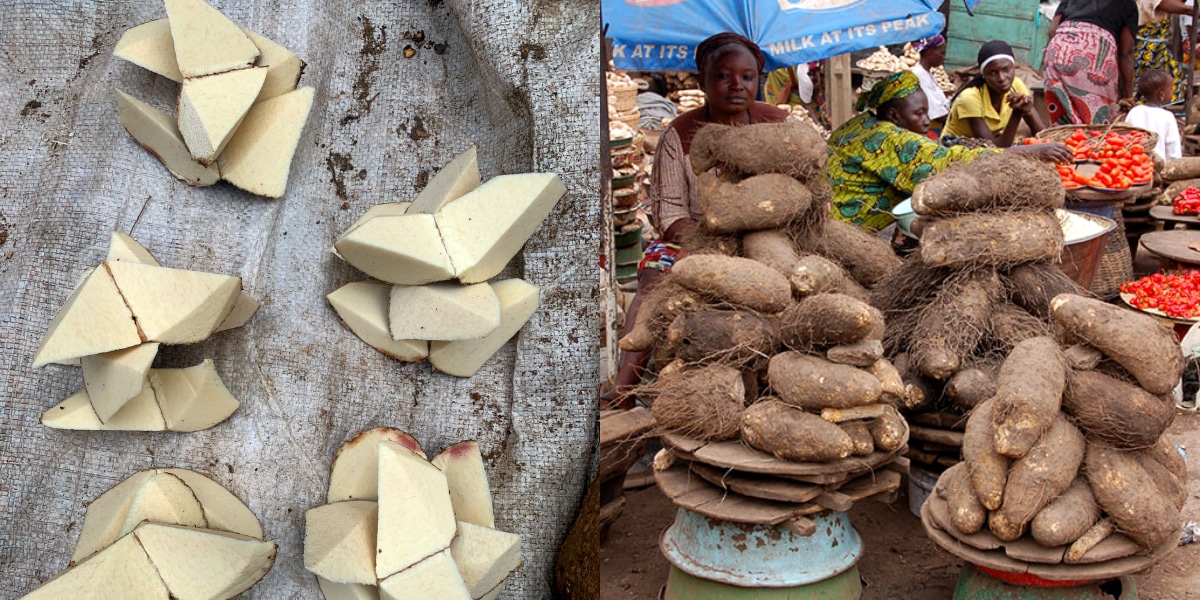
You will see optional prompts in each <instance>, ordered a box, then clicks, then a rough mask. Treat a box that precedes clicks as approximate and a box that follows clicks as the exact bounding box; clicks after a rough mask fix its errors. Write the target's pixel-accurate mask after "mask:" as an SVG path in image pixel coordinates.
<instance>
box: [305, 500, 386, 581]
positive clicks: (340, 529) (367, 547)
mask: <svg viewBox="0 0 1200 600" xmlns="http://www.w3.org/2000/svg"><path fill="white" fill-rule="evenodd" d="M378 518H379V505H378V504H376V503H375V502H369V501H362V500H352V501H349V502H335V503H333V504H326V505H325V506H318V507H317V508H312V509H309V510H308V511H306V512H305V513H304V568H305V569H308V571H309V572H310V573H313V574H314V575H316V576H318V577H322V578H325V579H328V580H329V581H333V582H337V583H362V584H374V583H375V581H376V580H375V527H376V524H377V519H378Z"/></svg>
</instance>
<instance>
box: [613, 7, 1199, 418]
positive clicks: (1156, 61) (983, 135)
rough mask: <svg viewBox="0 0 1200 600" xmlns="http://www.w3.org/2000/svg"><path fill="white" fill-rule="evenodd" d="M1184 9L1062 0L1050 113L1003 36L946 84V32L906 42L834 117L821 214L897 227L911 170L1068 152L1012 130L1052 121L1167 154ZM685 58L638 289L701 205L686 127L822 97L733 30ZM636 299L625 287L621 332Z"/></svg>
mask: <svg viewBox="0 0 1200 600" xmlns="http://www.w3.org/2000/svg"><path fill="white" fill-rule="evenodd" d="M1191 12H1192V8H1191V7H1190V6H1187V5H1186V2H1185V0H1137V1H1135V0H1063V1H1062V2H1060V3H1059V5H1058V7H1057V10H1056V12H1055V14H1054V18H1053V20H1052V22H1051V25H1050V28H1049V35H1050V37H1049V40H1048V42H1047V45H1046V49H1045V54H1044V61H1043V77H1044V89H1045V94H1044V95H1045V100H1044V105H1043V106H1041V107H1040V108H1041V109H1042V111H1044V113H1045V115H1046V116H1047V117H1048V119H1047V118H1045V117H1043V112H1042V111H1039V110H1038V109H1039V107H1038V106H1036V105H1035V100H1034V95H1033V94H1032V93H1031V90H1030V88H1029V87H1028V86H1027V85H1026V84H1025V82H1024V81H1022V80H1021V78H1020V77H1018V76H1017V75H1016V71H1017V66H1018V63H1017V58H1016V56H1015V53H1014V51H1013V49H1012V47H1011V46H1010V44H1009V43H1008V42H1006V41H1004V40H992V41H989V42H987V43H984V44H982V45H981V46H980V47H979V48H978V54H977V61H976V64H975V71H976V74H975V75H974V77H973V78H972V79H971V80H970V81H969V82H967V83H966V84H965V85H962V86H961V87H960V88H959V89H958V90H957V91H956V92H954V93H953V94H951V95H950V96H947V95H946V94H945V93H944V92H943V91H942V89H941V88H940V87H939V86H938V84H937V82H936V81H935V78H934V76H933V74H932V73H933V71H934V70H935V69H938V68H939V67H942V66H943V63H944V61H945V57H946V43H947V42H946V39H945V37H943V36H942V35H935V36H932V37H930V38H926V39H922V40H917V41H915V42H914V43H913V48H914V49H915V50H916V51H917V52H918V53H919V54H920V61H919V62H918V63H917V64H916V65H914V66H913V67H912V68H911V70H906V71H901V72H898V73H895V74H892V75H890V76H888V77H886V78H883V79H882V80H880V81H877V82H875V83H874V84H873V85H871V86H870V87H869V89H864V90H861V92H860V93H859V96H858V99H857V102H856V104H855V107H854V108H855V111H856V113H857V114H856V115H855V116H854V117H852V118H851V119H849V120H848V121H846V122H845V123H841V124H835V125H838V126H837V127H836V129H834V130H833V132H832V134H831V135H830V137H829V160H828V163H827V167H826V173H825V175H826V177H827V179H828V182H829V184H830V185H831V186H832V188H833V199H832V206H831V207H830V211H831V216H832V217H834V218H836V219H840V220H843V221H848V222H852V223H855V224H857V225H859V226H861V227H863V228H865V229H867V230H870V231H873V232H879V234H880V235H881V236H884V237H886V238H888V239H892V238H893V237H895V239H901V238H900V236H897V235H896V234H895V231H894V230H895V225H894V224H895V221H896V218H895V216H894V215H893V210H894V209H895V208H896V206H897V205H898V204H900V203H901V202H903V201H904V200H905V199H907V198H908V197H909V196H911V195H912V193H913V190H914V189H915V188H916V186H917V185H918V184H919V183H921V182H922V181H924V180H925V179H928V178H929V177H931V176H933V175H934V174H936V173H938V172H940V171H943V170H945V169H946V168H947V167H949V166H950V165H953V164H955V163H961V162H964V161H971V160H974V159H975V158H977V157H978V156H980V155H982V154H986V153H993V152H1011V153H1020V154H1026V155H1029V156H1031V157H1033V158H1036V159H1040V160H1045V161H1051V162H1059V163H1061V162H1069V161H1071V160H1072V158H1073V155H1072V152H1071V151H1070V150H1069V149H1068V148H1067V147H1066V146H1065V145H1063V144H1060V143H1056V142H1051V143H1039V144H1030V145H1025V144H1020V143H1017V141H1018V137H1019V135H1028V136H1033V135H1036V134H1038V133H1039V132H1040V131H1042V130H1043V129H1045V128H1047V127H1050V126H1058V125H1070V124H1084V125H1090V124H1107V123H1110V122H1114V121H1117V120H1124V121H1127V122H1129V123H1131V124H1135V125H1137V126H1139V127H1142V128H1145V129H1149V130H1151V131H1155V132H1156V133H1158V135H1159V140H1160V141H1159V147H1158V152H1159V153H1160V154H1162V155H1163V156H1164V157H1165V158H1174V157H1178V156H1179V132H1178V128H1177V125H1176V121H1175V117H1174V115H1173V114H1172V113H1170V112H1169V111H1168V110H1166V109H1164V108H1163V107H1164V106H1167V105H1170V104H1172V103H1175V102H1180V101H1181V100H1182V99H1183V98H1182V87H1183V85H1184V78H1183V77H1182V75H1181V69H1180V67H1179V65H1178V62H1177V60H1176V58H1175V56H1174V55H1173V54H1172V52H1171V47H1170V44H1168V43H1167V39H1168V34H1169V31H1170V23H1171V19H1170V18H1169V17H1171V15H1177V14H1178V15H1183V14H1188V15H1190V14H1191ZM1188 50H1190V49H1188ZM695 59H696V68H697V70H698V71H699V80H700V87H701V90H702V91H703V92H704V95H705V98H706V103H705V104H704V105H703V106H701V107H699V108H695V109H692V110H690V111H688V112H685V113H683V114H681V115H679V116H678V117H677V118H675V119H674V120H673V121H672V122H671V124H670V126H669V127H668V128H667V130H666V131H665V132H664V133H663V135H662V138H661V140H660V142H659V145H658V148H657V150H656V154H655V163H654V169H653V172H652V179H651V185H650V189H649V195H650V199H651V207H650V216H651V219H652V221H653V223H654V225H655V227H656V229H657V231H658V232H659V238H658V239H657V240H655V241H654V242H653V243H651V244H650V245H649V246H648V248H647V249H646V252H645V256H644V257H643V259H642V261H641V263H640V265H639V271H638V292H639V294H638V296H639V297H640V296H642V295H643V294H644V293H645V292H647V291H649V290H651V289H653V288H654V286H655V285H656V284H657V283H658V281H659V280H661V278H662V277H663V275H664V274H665V273H667V272H669V271H670V269H671V266H672V265H673V264H674V263H675V261H677V260H679V259H680V258H681V257H682V253H683V251H684V249H683V248H682V244H681V242H682V240H683V239H684V238H685V237H686V236H687V235H688V233H690V232H691V231H692V230H693V229H694V228H695V227H696V225H697V223H699V222H700V220H701V218H702V215H701V211H700V205H699V202H698V199H697V194H696V174H695V173H694V172H693V171H692V168H691V163H690V161H689V150H690V147H691V142H692V138H693V136H694V135H695V134H696V132H697V131H699V130H700V129H701V128H702V127H703V126H705V125H707V124H710V123H719V124H725V125H733V126H739V125H750V124H757V123H774V122H781V121H785V120H788V119H793V118H794V117H793V116H792V113H791V112H789V111H787V110H783V109H781V108H778V107H777V106H776V104H780V105H784V104H793V105H795V104H801V105H804V106H806V108H808V109H809V110H810V111H812V112H814V113H819V109H820V106H819V105H820V103H821V101H822V97H821V95H820V85H819V83H815V82H814V77H819V73H820V69H819V68H814V67H819V65H798V66H797V67H793V68H789V69H781V70H779V71H774V72H771V73H769V74H766V73H764V68H765V65H766V59H765V56H764V54H763V52H762V50H761V49H760V48H759V47H758V45H756V44H755V43H754V42H753V41H752V40H750V39H748V38H746V37H744V36H741V35H738V34H735V33H728V32H726V33H717V34H716V35H713V36H712V37H710V38H708V39H707V40H705V41H704V42H703V43H701V44H700V45H699V46H698V47H697V48H696V52H695ZM818 81H819V80H818ZM759 98H764V99H766V100H767V102H764V101H760V100H758V99H759ZM1127 109H1128V110H1127ZM1047 121H1048V122H1047ZM1022 125H1024V128H1025V131H1022ZM717 168H719V167H717ZM638 308H639V302H638V300H637V299H635V300H634V302H633V303H632V304H631V306H630V307H629V310H628V311H627V315H626V326H625V330H624V331H623V332H622V333H623V334H624V333H627V332H628V330H629V328H630V327H632V324H633V322H634V320H635V315H636V313H637V310H638ZM648 359H649V356H648V353H647V352H625V353H622V357H621V362H620V365H619V368H618V372H617V376H616V381H615V385H614V386H613V388H612V389H611V390H610V391H609V392H608V393H606V394H605V396H604V397H603V398H602V404H603V405H604V406H605V407H619V408H631V407H632V406H633V403H634V394H633V390H634V388H635V386H636V385H637V384H638V382H639V381H640V380H641V377H642V371H643V370H644V369H645V367H646V365H647V362H648Z"/></svg>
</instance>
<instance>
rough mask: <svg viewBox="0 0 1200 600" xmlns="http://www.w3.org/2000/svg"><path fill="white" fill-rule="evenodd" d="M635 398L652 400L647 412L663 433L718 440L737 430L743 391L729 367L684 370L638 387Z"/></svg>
mask: <svg viewBox="0 0 1200 600" xmlns="http://www.w3.org/2000/svg"><path fill="white" fill-rule="evenodd" d="M638 395H639V396H643V397H646V398H652V399H653V401H652V402H651V404H650V412H651V413H653V415H654V419H655V421H656V422H657V423H658V426H659V427H660V428H661V429H662V430H663V431H668V432H674V433H678V434H680V435H685V436H688V437H693V438H696V439H701V440H706V441H721V440H728V439H733V438H735V437H737V436H738V432H739V431H740V430H741V426H742V411H743V409H744V407H745V400H746V388H745V386H744V384H743V382H742V374H741V372H740V371H738V370H737V369H734V368H733V367H729V366H726V365H709V366H705V367H699V368H694V369H684V370H681V371H679V372H678V373H676V374H674V375H672V376H668V377H662V378H659V379H658V380H657V381H655V382H653V383H650V384H647V385H644V386H641V387H640V388H639V389H638Z"/></svg>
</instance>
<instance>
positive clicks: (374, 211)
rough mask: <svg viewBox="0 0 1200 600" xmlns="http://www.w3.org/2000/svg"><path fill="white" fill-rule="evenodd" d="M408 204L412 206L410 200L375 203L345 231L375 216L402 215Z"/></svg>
mask: <svg viewBox="0 0 1200 600" xmlns="http://www.w3.org/2000/svg"><path fill="white" fill-rule="evenodd" d="M410 206H412V202H385V203H383V204H376V205H375V206H372V207H371V208H368V209H367V212H365V213H363V216H361V217H359V218H358V220H357V221H355V222H354V224H353V225H351V226H350V227H349V228H348V229H346V233H350V232H351V231H354V230H355V229H358V227H359V226H360V225H362V224H363V223H366V222H367V221H370V220H371V219H374V218H375V217H398V216H400V215H403V214H405V213H407V212H408V207H410ZM346 233H343V234H342V235H341V237H345V236H346ZM335 254H336V251H335Z"/></svg>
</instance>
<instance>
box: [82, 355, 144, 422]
mask: <svg viewBox="0 0 1200 600" xmlns="http://www.w3.org/2000/svg"><path fill="white" fill-rule="evenodd" d="M157 354H158V342H147V343H145V344H139V345H137V346H134V347H132V348H125V349H122V350H113V351H112V352H103V353H101V354H92V355H90V356H84V357H82V358H80V359H79V364H80V366H82V367H83V389H84V390H87V394H88V398H90V399H91V401H92V408H94V409H95V410H96V416H97V417H99V418H100V422H101V423H107V422H108V421H109V419H112V417H113V415H115V414H117V411H119V410H121V407H123V406H125V403H126V402H128V401H129V400H130V399H132V398H133V397H134V396H137V395H138V394H140V393H141V392H142V388H143V387H144V386H145V385H146V373H148V372H149V371H150V364H151V363H153V362H154V357H155V356H156V355H157Z"/></svg>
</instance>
